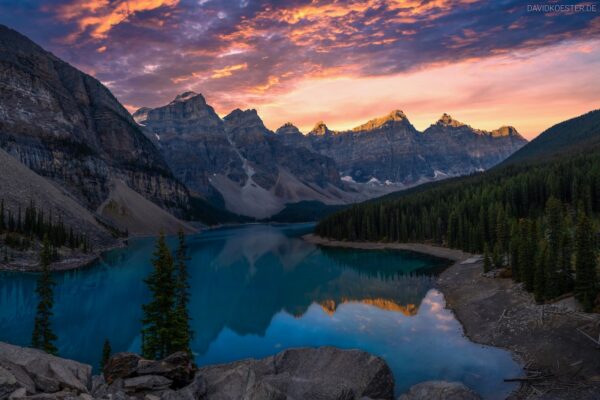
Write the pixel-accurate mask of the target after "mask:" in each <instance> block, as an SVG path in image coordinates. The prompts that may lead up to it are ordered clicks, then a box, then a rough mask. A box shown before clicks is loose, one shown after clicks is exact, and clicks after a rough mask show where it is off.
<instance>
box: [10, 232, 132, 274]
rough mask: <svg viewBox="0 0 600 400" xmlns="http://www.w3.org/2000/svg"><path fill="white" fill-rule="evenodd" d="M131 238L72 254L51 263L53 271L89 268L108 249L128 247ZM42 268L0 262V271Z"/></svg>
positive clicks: (39, 269)
mask: <svg viewBox="0 0 600 400" xmlns="http://www.w3.org/2000/svg"><path fill="white" fill-rule="evenodd" d="M129 239H131V237H129V238H126V239H121V240H118V241H117V243H115V244H114V245H110V246H106V247H102V248H101V249H98V250H95V251H94V252H93V253H91V254H83V253H81V254H79V255H78V256H74V257H73V256H71V257H66V258H64V259H61V260H59V261H57V262H53V263H52V264H50V271H51V272H66V271H74V270H78V269H84V268H88V267H89V266H91V265H92V264H94V263H95V262H96V261H98V260H99V259H100V258H101V257H102V255H103V254H104V253H106V252H107V251H111V250H115V249H120V248H123V247H127V240H129ZM40 271H41V268H40V267H39V263H37V262H36V263H31V262H20V263H19V262H16V263H8V264H5V263H4V262H1V263H0V272H32V273H33V272H40Z"/></svg>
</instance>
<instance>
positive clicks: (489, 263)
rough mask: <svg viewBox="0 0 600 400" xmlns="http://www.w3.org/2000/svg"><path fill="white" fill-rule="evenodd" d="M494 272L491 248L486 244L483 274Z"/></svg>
mask: <svg viewBox="0 0 600 400" xmlns="http://www.w3.org/2000/svg"><path fill="white" fill-rule="evenodd" d="M491 270H492V259H491V258H490V248H489V246H488V245H487V243H486V244H485V247H484V250H483V272H489V271H491Z"/></svg>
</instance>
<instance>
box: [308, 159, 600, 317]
mask: <svg viewBox="0 0 600 400" xmlns="http://www.w3.org/2000/svg"><path fill="white" fill-rule="evenodd" d="M599 215H600V155H594V154H592V155H584V156H578V157H571V158H569V159H562V160H555V161H553V162H551V163H545V164H538V165H531V164H530V165H517V166H514V165H513V166H509V167H505V168H498V169H496V170H492V171H489V172H487V173H483V174H479V175H476V176H471V177H468V178H463V179H455V180H452V181H449V182H444V183H441V184H438V185H435V186H433V187H429V188H426V189H416V190H413V191H410V192H408V193H406V194H400V195H397V196H395V197H391V198H387V199H383V200H380V201H374V202H367V203H363V204H360V205H356V206H354V207H352V208H350V209H348V210H345V211H342V212H340V213H337V214H334V215H331V216H329V217H328V218H326V219H324V220H323V221H321V222H320V223H319V224H318V225H317V227H316V229H315V232H316V234H318V235H320V236H324V237H329V238H334V239H338V240H350V241H392V242H430V243H433V244H439V245H445V246H448V247H451V248H457V249H462V250H465V251H468V252H473V253H480V254H481V253H485V264H486V268H491V267H496V268H499V267H508V270H509V272H510V273H511V274H512V278H513V279H514V280H515V281H517V282H523V283H524V287H525V288H526V289H527V290H529V291H532V292H534V294H535V297H536V300H538V301H540V302H542V301H546V300H551V299H555V298H557V297H559V296H561V295H563V294H566V293H570V292H574V293H575V295H576V296H577V298H578V299H579V300H580V301H581V302H582V304H583V305H584V308H585V309H586V310H588V311H589V310H592V309H593V308H594V304H595V301H596V298H597V297H598V289H599V287H600V285H599V282H598V272H597V268H598V261H597V249H598V217H599Z"/></svg>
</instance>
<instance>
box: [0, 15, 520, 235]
mask: <svg viewBox="0 0 600 400" xmlns="http://www.w3.org/2000/svg"><path fill="white" fill-rule="evenodd" d="M0 87H1V91H0V149H1V150H2V151H3V153H2V155H3V158H2V164H3V165H5V166H6V168H11V169H12V170H13V171H23V168H15V167H14V166H13V164H14V162H16V163H20V164H21V165H22V166H23V167H24V168H27V169H29V170H30V171H31V174H29V173H28V174H27V177H26V176H23V177H21V178H20V177H19V176H20V175H19V174H18V173H15V174H11V175H6V176H5V178H4V180H7V179H8V180H11V181H10V182H6V183H5V185H4V184H3V187H19V185H18V181H19V179H29V180H32V181H33V182H39V184H38V185H37V186H38V187H41V186H44V187H46V186H48V185H50V186H52V187H54V188H56V189H57V190H58V192H57V193H61V196H66V197H68V198H69V199H70V200H69V202H65V201H51V199H48V198H47V196H41V195H40V193H39V190H34V189H33V188H30V189H31V190H29V189H27V187H25V186H24V187H23V190H20V191H17V192H15V193H11V196H8V194H6V193H0V197H1V198H6V209H7V210H8V212H12V213H13V214H15V215H16V214H17V212H18V209H19V207H25V206H26V205H27V204H28V203H29V202H30V201H32V200H33V201H35V202H36V203H37V204H41V205H46V206H47V207H49V208H51V210H48V211H51V212H52V213H53V214H54V215H55V216H56V215H57V216H59V217H60V218H63V220H64V222H65V223H66V224H67V225H68V226H72V227H79V226H85V227H86V228H85V230H86V232H88V235H89V236H90V237H102V238H103V241H104V242H108V241H110V240H109V239H107V237H108V236H110V235H108V236H107V231H106V229H107V227H108V229H109V230H110V231H111V232H113V233H114V232H129V233H132V234H155V233H156V232H157V231H158V230H164V231H166V232H174V231H175V230H177V229H180V228H183V229H185V230H188V231H190V230H193V229H194V228H193V227H192V226H190V225H189V224H187V223H185V222H183V220H200V221H203V222H205V223H209V224H214V223H218V222H223V221H249V220H254V219H265V218H274V219H276V220H285V218H286V217H285V216H286V215H291V214H294V213H295V214H296V215H297V213H298V210H300V211H302V210H303V209H304V208H310V209H314V210H320V211H319V212H323V213H325V212H327V210H332V209H339V207H340V206H344V205H348V204H351V203H356V202H360V201H363V200H366V199H370V198H374V197H378V196H381V195H384V194H387V193H390V192H394V191H397V190H401V189H405V188H408V187H411V186H415V185H418V184H419V183H423V182H427V181H432V180H438V179H442V178H445V177H450V176H458V175H464V174H469V173H472V172H475V171H479V170H483V169H487V168H490V167H491V166H493V165H495V164H497V163H499V162H501V161H502V160H503V159H505V158H506V157H508V156H509V155H510V154H512V153H513V152H514V151H516V150H518V149H519V148H520V147H522V146H523V145H524V144H525V143H526V140H525V139H523V138H522V137H521V136H520V135H519V134H518V133H517V131H516V130H515V129H514V128H512V127H503V128H500V129H498V130H496V131H492V132H486V131H482V130H477V129H474V128H471V127H470V126H468V125H466V124H462V123H460V122H457V121H456V120H454V119H452V118H451V117H450V116H448V115H446V114H444V115H443V116H442V117H441V118H440V120H439V121H437V122H436V123H435V124H433V125H431V126H430V127H429V128H427V129H426V130H425V131H423V132H419V131H418V130H416V129H415V128H414V126H413V125H412V124H411V123H410V122H409V120H408V118H407V117H406V115H405V114H404V113H403V112H402V111H393V112H392V113H390V114H389V115H386V116H383V117H381V118H376V119H373V120H371V121H369V122H367V123H365V124H363V125H361V126H358V127H356V128H355V129H353V130H348V131H333V130H330V129H329V128H328V127H327V126H326V125H325V124H324V123H319V124H317V125H316V126H315V128H314V129H313V130H312V131H310V132H307V133H306V134H303V133H301V132H300V131H299V130H298V129H297V128H296V127H295V126H294V125H292V124H291V123H287V124H285V125H283V126H282V127H280V128H279V129H277V130H275V131H272V130H269V129H268V128H266V127H265V125H264V123H263V121H262V120H261V118H260V117H259V115H258V113H257V112H256V110H239V109H236V110H234V111H232V112H231V113H229V114H228V115H226V116H225V117H223V118H221V117H220V116H219V115H218V114H217V113H216V112H215V110H214V109H213V108H212V107H211V106H210V105H209V104H207V102H206V100H205V98H204V97H203V96H202V95H200V94H197V93H194V92H185V93H182V94H180V95H178V96H177V97H176V98H175V99H174V100H173V101H172V102H170V103H169V104H166V105H164V106H162V107H156V108H141V109H139V110H138V111H137V112H135V113H134V115H133V116H132V115H130V114H129V112H128V111H127V110H126V109H125V108H124V107H123V106H122V105H121V104H120V103H119V101H118V100H117V99H116V98H115V97H114V96H113V95H112V93H111V92H110V90H109V89H108V88H106V87H105V86H104V85H103V84H102V83H100V82H99V81H98V80H97V79H95V78H94V77H92V76H90V75H88V74H85V73H83V72H81V71H79V70H78V69H76V68H75V67H73V66H71V65H69V64H68V63H66V62H65V61H62V60H61V59H59V58H58V57H56V56H55V55H53V54H52V53H50V52H48V51H46V50H44V49H43V48H41V47H40V46H38V45H37V44H35V43H34V42H32V41H31V40H29V39H28V38H27V37H25V36H23V35H21V34H20V33H18V32H16V31H14V30H12V29H10V28H7V27H5V26H2V25H0ZM8 156H10V157H12V160H14V162H13V161H11V160H9V159H7V157H8ZM32 174H34V175H32ZM21 175H22V174H21ZM34 176H35V178H34ZM41 182H44V183H41ZM50 186H48V187H50ZM3 191H4V190H3ZM54 192H55V191H54V190H52V193H54ZM67 203H68V204H71V203H73V204H78V205H79V206H81V207H78V208H77V210H78V211H77V212H76V213H73V212H71V211H70V209H73V207H72V204H71V206H69V205H68V204H67ZM82 210H83V211H82ZM81 221H86V222H85V223H84V225H81ZM95 230H97V232H95V233H94V232H93V231H95Z"/></svg>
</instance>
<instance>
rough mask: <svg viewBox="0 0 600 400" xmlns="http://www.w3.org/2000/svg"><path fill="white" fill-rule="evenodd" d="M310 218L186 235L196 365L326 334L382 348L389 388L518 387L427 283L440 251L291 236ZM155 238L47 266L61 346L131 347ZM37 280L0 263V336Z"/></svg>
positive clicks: (95, 353)
mask: <svg viewBox="0 0 600 400" xmlns="http://www.w3.org/2000/svg"><path fill="white" fill-rule="evenodd" d="M311 230H312V225H284V226H268V225H248V226H243V227H235V228H224V229H217V230H211V231H206V232H203V233H201V234H198V235H195V236H190V237H189V238H188V245H189V248H190V251H189V257H190V261H189V263H188V265H189V270H190V277H191V278H190V279H191V288H192V289H191V291H192V297H191V303H190V313H191V316H192V318H193V320H192V325H193V329H194V331H195V337H194V341H193V344H192V349H193V351H194V353H195V355H196V362H197V363H198V364H199V365H206V364H213V363H222V362H228V361H233V360H237V359H240V358H248V357H264V356H268V355H271V354H275V353H277V352H279V351H281V350H283V349H285V348H291V347H306V346H324V345H332V346H337V347H342V348H358V349H363V350H366V351H369V352H371V353H373V354H376V355H379V356H382V357H383V358H384V359H385V360H386V361H387V362H388V364H389V365H390V367H391V369H392V371H393V373H394V377H395V379H396V392H397V393H402V392H404V391H406V390H407V389H408V388H409V387H410V386H411V385H413V384H415V383H418V382H422V381H426V380H432V379H443V380H453V381H462V382H464V383H465V384H466V385H467V386H469V387H471V388H473V389H474V390H476V391H478V392H479V393H480V394H482V395H483V396H484V397H485V398H490V399H496V398H498V399H499V398H504V397H505V396H506V395H507V394H508V393H509V392H510V391H512V390H513V389H515V388H516V386H515V385H514V384H507V383H504V382H503V379H504V378H507V377H514V376H518V375H519V374H520V372H521V370H520V367H519V365H518V364H517V363H516V362H515V361H514V360H513V359H512V358H511V356H510V354H509V353H508V352H507V351H505V350H502V349H497V348H493V347H487V346H481V345H478V344H475V343H472V342H470V341H469V340H468V339H467V338H465V337H464V336H463V330H462V327H461V325H460V324H459V323H458V321H457V320H456V319H455V317H454V315H453V314H452V312H451V311H449V310H448V309H446V308H445V302H444V297H443V295H442V294H441V293H440V292H439V291H437V290H436V289H433V286H434V281H435V275H436V274H437V273H439V272H440V271H442V270H443V269H444V268H445V267H446V266H447V265H448V263H447V262H446V261H443V260H440V259H436V258H430V257H425V256H421V255H417V254H413V253H406V252H396V251H366V250H351V249H325V248H319V247H316V246H314V245H311V244H308V243H306V242H304V241H303V240H301V239H300V236H301V235H303V234H305V233H308V232H310V231H311ZM172 244H173V245H174V244H175V241H172ZM153 245H154V240H153V239H137V240H132V241H131V243H130V245H129V246H128V247H127V248H124V249H118V250H113V251H110V252H108V253H106V254H105V255H104V256H103V257H102V259H101V260H100V261H99V262H97V263H96V264H94V265H93V266H91V267H89V268H85V269H82V270H78V271H69V272H63V273H56V275H55V279H56V281H57V287H56V290H55V308H54V311H55V316H54V318H53V321H52V322H53V327H54V330H55V332H56V334H57V335H58V337H59V340H58V342H57V345H58V348H59V353H60V355H61V356H63V357H67V358H72V359H76V360H79V361H82V362H85V363H89V364H92V365H94V366H97V365H98V363H99V360H100V355H101V349H102V343H103V341H104V339H105V338H108V339H109V340H110V341H111V344H112V347H113V350H115V351H139V349H140V335H139V332H140V320H141V305H142V304H143V303H145V302H147V301H148V292H147V290H146V287H145V285H144V283H143V279H144V278H145V277H146V276H147V275H148V273H149V272H150V268H151V265H150V258H151V254H152V250H153ZM35 280H36V275H35V274H27V273H8V272H7V273H1V274H0V306H1V307H0V341H6V342H10V343H14V344H18V345H24V346H26V345H28V344H29V342H30V337H31V330H32V327H33V319H34V313H35V307H36V302H37V299H36V297H35V294H34V288H35Z"/></svg>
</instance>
